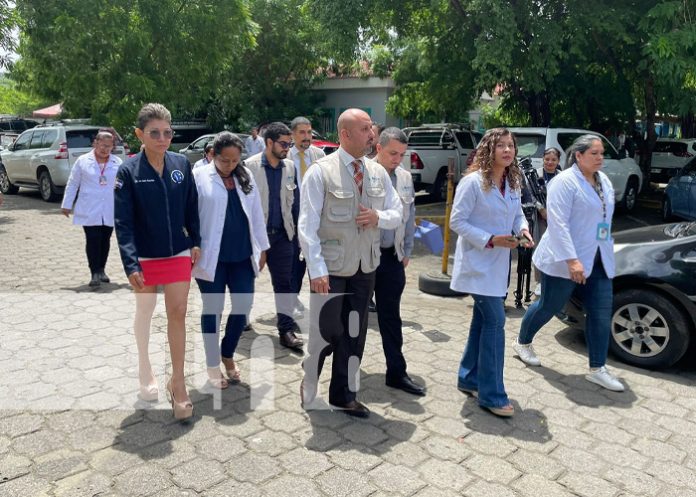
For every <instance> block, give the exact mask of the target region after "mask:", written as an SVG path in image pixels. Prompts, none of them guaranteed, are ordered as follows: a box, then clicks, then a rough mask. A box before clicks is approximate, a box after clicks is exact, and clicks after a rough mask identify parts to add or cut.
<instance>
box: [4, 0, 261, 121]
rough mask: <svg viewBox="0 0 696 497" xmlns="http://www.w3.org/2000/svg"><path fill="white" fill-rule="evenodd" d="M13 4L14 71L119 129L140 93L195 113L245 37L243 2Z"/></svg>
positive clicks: (46, 0)
mask: <svg viewBox="0 0 696 497" xmlns="http://www.w3.org/2000/svg"><path fill="white" fill-rule="evenodd" d="M18 10H19V14H20V16H21V18H22V27H21V37H20V45H19V50H18V52H19V54H20V57H21V58H20V60H19V61H18V62H17V63H16V65H15V67H14V69H13V71H12V76H13V78H15V79H16V80H17V81H18V82H19V83H20V84H21V86H22V87H23V88H27V89H30V90H33V91H34V92H36V93H37V94H39V95H42V96H44V97H46V98H49V99H52V100H53V101H54V102H63V106H64V108H65V109H66V111H67V113H69V114H70V115H73V116H80V117H82V116H92V118H93V120H95V121H99V122H103V121H105V120H108V121H110V122H111V123H112V124H113V125H115V126H117V127H119V128H121V129H125V128H128V127H131V125H132V123H133V122H134V119H135V115H136V112H137V110H138V108H139V107H140V106H141V105H142V104H143V103H145V102H148V101H159V102H161V103H163V104H165V105H167V106H168V107H169V108H170V109H171V110H172V111H173V113H174V115H175V116H179V117H193V116H196V115H200V114H204V107H205V103H206V102H208V101H209V99H210V98H211V95H212V93H213V91H214V90H215V89H216V88H217V87H218V86H219V85H220V84H221V78H222V77H223V75H224V74H226V72H227V70H228V68H229V67H231V66H232V65H234V64H235V62H236V61H237V60H238V54H239V52H240V48H243V47H245V46H248V45H250V44H252V43H253V33H254V25H253V23H252V22H251V20H250V17H249V12H248V10H247V8H246V4H245V2H244V1H242V0H199V1H183V0H178V1H176V0H159V1H158V2H149V1H144V0H143V1H140V0H96V1H92V2H86V1H84V0H60V1H58V0H26V1H24V2H22V3H21V4H20V5H18Z"/></svg>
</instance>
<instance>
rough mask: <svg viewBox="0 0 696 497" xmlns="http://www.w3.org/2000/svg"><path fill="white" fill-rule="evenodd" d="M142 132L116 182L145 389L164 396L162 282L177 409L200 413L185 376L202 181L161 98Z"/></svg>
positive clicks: (146, 111) (144, 394)
mask: <svg viewBox="0 0 696 497" xmlns="http://www.w3.org/2000/svg"><path fill="white" fill-rule="evenodd" d="M135 134H136V136H137V137H138V139H139V140H140V141H141V142H142V143H143V150H142V151H141V152H140V153H139V154H137V155H135V156H133V157H131V158H130V159H128V160H127V161H126V162H124V163H123V164H122V165H121V167H120V169H119V171H118V174H117V176H116V182H115V185H114V189H115V191H114V207H115V209H114V210H115V213H114V214H115V219H114V221H115V223H114V224H115V228H116V237H117V239H118V246H119V251H120V253H121V260H122V261H123V267H124V269H125V271H126V275H127V276H128V281H129V282H130V284H131V286H132V287H133V290H134V291H135V296H136V307H135V324H134V328H135V339H136V343H137V346H138V374H139V379H140V396H141V398H143V399H144V400H148V401H152V400H156V399H157V396H158V387H157V380H156V378H155V375H154V373H153V371H152V365H151V364H150V357H149V353H148V342H149V338H150V323H151V321H152V313H153V312H154V308H155V304H156V298H157V297H156V291H157V286H159V285H162V286H163V287H164V301H165V307H166V310H167V337H168V340H169V349H170V352H171V359H172V376H171V379H170V380H169V381H168V382H167V392H168V394H169V397H170V400H171V403H172V409H173V411H174V417H175V418H176V419H186V418H189V417H191V416H192V415H193V404H192V403H191V400H190V399H189V396H188V392H187V390H186V383H185V380H184V355H185V352H186V326H185V319H186V307H187V301H188V293H189V286H190V283H191V267H192V265H193V264H195V263H196V261H197V260H198V258H199V256H200V244H201V237H200V229H199V221H198V199H197V192H196V185H195V184H194V181H193V177H192V174H191V165H190V164H189V162H188V160H187V159H186V157H184V156H183V155H180V154H175V153H172V152H168V151H167V149H168V148H169V145H170V143H171V141H172V136H173V134H174V132H173V131H172V128H171V115H170V113H169V111H168V110H167V109H166V108H165V107H164V106H163V105H160V104H147V105H145V106H144V107H143V108H142V109H141V110H140V112H139V113H138V123H137V127H136V129H135Z"/></svg>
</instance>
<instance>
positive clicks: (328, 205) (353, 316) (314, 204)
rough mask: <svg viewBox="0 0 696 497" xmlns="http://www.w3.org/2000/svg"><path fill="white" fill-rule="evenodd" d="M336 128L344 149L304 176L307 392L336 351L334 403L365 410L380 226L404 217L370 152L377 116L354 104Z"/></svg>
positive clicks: (312, 392)
mask: <svg viewBox="0 0 696 497" xmlns="http://www.w3.org/2000/svg"><path fill="white" fill-rule="evenodd" d="M337 128H338V133H339V141H340V147H339V149H338V150H337V151H336V152H334V153H333V154H330V155H327V156H326V157H324V158H323V159H319V160H318V161H317V162H315V163H314V164H313V165H312V167H311V168H309V169H308V170H307V173H306V176H305V177H304V178H303V180H302V192H301V195H300V217H299V222H298V234H299V239H300V244H301V246H302V252H303V253H304V255H305V259H306V261H307V268H308V270H309V278H310V287H311V290H312V295H311V298H310V331H309V343H308V346H307V357H306V359H305V361H304V363H303V368H304V372H305V376H304V379H303V380H302V384H301V386H300V396H301V403H302V405H303V406H305V407H306V408H308V405H309V404H310V403H311V402H312V401H313V400H314V398H315V396H316V394H317V384H318V381H319V374H320V373H321V369H322V366H323V365H324V360H325V359H326V357H327V356H328V355H329V354H332V353H333V356H334V357H333V362H332V369H331V384H330V386H329V403H330V404H331V406H333V407H334V408H336V409H340V410H343V411H344V412H345V413H346V414H348V415H350V416H355V417H361V418H366V417H368V416H369V414H370V411H369V409H368V408H367V407H366V406H365V405H363V404H362V403H361V402H359V401H358V400H357V395H356V394H357V391H358V388H359V375H360V360H361V359H362V354H363V350H364V348H365V336H366V334H367V303H368V300H369V298H370V295H371V294H372V291H373V289H374V285H375V270H376V269H377V266H378V265H379V261H380V229H396V228H397V227H398V226H399V225H400V223H401V213H402V206H401V199H400V198H399V195H398V194H397V193H396V190H395V189H394V187H393V186H392V182H391V180H390V178H389V175H388V174H387V172H386V170H385V169H384V168H383V167H382V166H380V165H379V164H378V163H376V162H374V161H372V160H370V159H368V158H367V157H365V154H366V153H367V152H368V151H369V150H370V149H371V147H372V144H373V142H374V140H375V134H374V132H373V130H372V120H371V119H370V116H369V115H368V114H367V113H366V112H364V111H362V110H360V109H348V110H346V111H345V112H343V113H342V114H341V115H340V116H339V118H338V125H337ZM333 295H335V296H333ZM329 297H330V298H329Z"/></svg>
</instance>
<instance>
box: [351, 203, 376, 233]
mask: <svg viewBox="0 0 696 497" xmlns="http://www.w3.org/2000/svg"><path fill="white" fill-rule="evenodd" d="M359 208H360V214H358V217H356V218H355V221H356V222H357V223H358V226H360V227H361V228H369V227H375V228H376V227H377V223H378V222H379V216H378V215H377V211H376V210H374V209H368V208H367V207H364V206H363V205H362V204H360V206H359Z"/></svg>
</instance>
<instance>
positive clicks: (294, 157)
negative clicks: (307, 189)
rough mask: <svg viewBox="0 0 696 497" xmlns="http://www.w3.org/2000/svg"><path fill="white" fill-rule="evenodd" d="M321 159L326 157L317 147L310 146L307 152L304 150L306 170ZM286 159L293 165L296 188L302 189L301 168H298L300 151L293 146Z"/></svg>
mask: <svg viewBox="0 0 696 497" xmlns="http://www.w3.org/2000/svg"><path fill="white" fill-rule="evenodd" d="M322 157H326V154H325V153H324V151H323V150H322V149H320V148H319V147H315V146H314V145H310V146H309V148H308V149H307V150H305V165H306V166H307V168H309V166H311V165H312V163H313V162H315V161H318V160H319V159H321V158H322ZM288 159H290V160H291V161H292V162H293V163H294V164H295V177H296V178H297V187H298V188H302V168H301V167H300V151H299V150H298V149H297V146H293V147H292V148H291V149H290V152H289V153H288Z"/></svg>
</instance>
